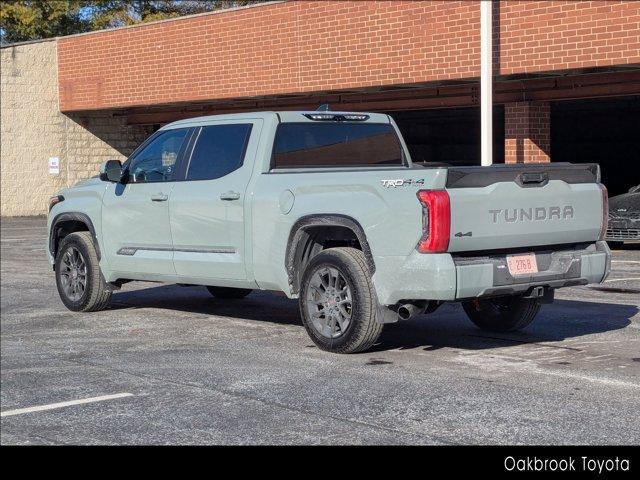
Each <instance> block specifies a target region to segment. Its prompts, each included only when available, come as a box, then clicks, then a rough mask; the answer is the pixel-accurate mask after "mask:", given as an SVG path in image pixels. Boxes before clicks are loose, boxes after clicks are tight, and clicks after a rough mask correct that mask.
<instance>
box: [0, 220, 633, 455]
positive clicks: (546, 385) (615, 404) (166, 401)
mask: <svg viewBox="0 0 640 480" xmlns="http://www.w3.org/2000/svg"><path fill="white" fill-rule="evenodd" d="M1 229H2V233H1V242H2V252H1V254H2V255H1V278H2V281H1V289H0V293H1V317H2V320H1V322H2V323H1V366H0V373H1V388H0V393H1V399H0V404H1V405H0V407H1V408H0V410H1V411H2V419H1V430H0V442H1V443H2V444H306V443H312V444H345V443H347V444H496V443H498V444H501V443H518V444H520V443H522V444H546V443H552V444H573V443H577V444H638V443H639V442H640V312H639V308H640V250H638V249H625V250H617V251H615V252H614V261H613V272H612V274H611V276H610V277H609V280H608V281H607V283H605V284H603V285H600V286H597V287H596V288H593V287H579V288H571V289H565V290H561V291H559V292H558V293H557V295H556V298H557V300H556V302H555V303H554V304H553V305H545V306H543V309H542V311H541V313H540V315H539V316H538V318H537V320H536V321H535V322H534V324H533V325H531V326H530V327H529V328H527V329H526V330H525V331H523V332H519V333H515V334H488V333H484V332H481V331H480V330H478V329H477V328H475V327H474V326H473V325H472V324H471V323H470V322H469V321H468V320H467V319H466V317H465V315H464V313H463V311H462V309H461V308H460V307H459V306H457V305H445V306H443V307H442V308H441V309H440V310H438V311H437V312H436V313H435V314H433V315H430V316H421V317H419V318H417V319H415V320H411V321H408V322H405V323H400V324H394V325H391V326H389V327H387V328H386V329H385V332H384V333H383V336H382V339H381V342H380V344H379V345H377V346H376V347H375V349H374V350H373V351H370V352H367V353H363V354H358V355H349V356H338V355H333V354H329V353H325V352H322V351H320V350H318V349H317V348H315V347H314V346H313V344H312V342H311V341H310V340H309V338H308V337H307V335H306V333H305V331H304V328H303V327H302V325H301V322H300V320H299V317H298V310H297V303H296V302H295V301H291V300H287V299H285V298H282V297H277V296H274V295H272V294H269V293H265V292H254V293H252V294H251V295H250V296H249V297H247V298H246V299H244V300H239V301H221V300H216V299H214V298H213V297H211V296H210V295H209V294H208V293H207V291H206V290H205V289H204V288H202V287H179V286H174V285H158V284H146V283H145V284H143V283H139V284H135V283H133V284H128V285H125V286H124V288H123V289H122V290H121V291H120V292H117V293H116V294H115V295H114V297H113V305H112V308H111V309H109V310H107V311H104V312H98V313H90V314H77V313H72V312H70V311H68V310H66V309H65V308H64V306H63V305H62V303H61V302H60V300H59V298H58V294H57V292H56V288H55V280H54V276H53V272H52V271H51V268H50V267H49V265H48V263H47V260H46V256H45V253H44V245H45V238H46V227H45V220H44V219H43V218H21V219H3V220H2V222H1ZM103 396H108V397H107V398H105V399H102V401H92V402H91V403H85V404H74V401H76V400H82V399H87V398H94V397H103ZM60 402H70V404H69V403H65V405H66V406H64V407H62V408H56V409H50V410H42V411H38V409H34V408H33V407H38V406H44V405H50V404H55V403H60Z"/></svg>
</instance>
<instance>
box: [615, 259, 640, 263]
mask: <svg viewBox="0 0 640 480" xmlns="http://www.w3.org/2000/svg"><path fill="white" fill-rule="evenodd" d="M611 263H640V261H637V260H611Z"/></svg>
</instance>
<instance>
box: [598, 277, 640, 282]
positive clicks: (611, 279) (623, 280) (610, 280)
mask: <svg viewBox="0 0 640 480" xmlns="http://www.w3.org/2000/svg"><path fill="white" fill-rule="evenodd" d="M628 280H640V277H629V278H610V279H608V280H605V283H606V282H626V281H628Z"/></svg>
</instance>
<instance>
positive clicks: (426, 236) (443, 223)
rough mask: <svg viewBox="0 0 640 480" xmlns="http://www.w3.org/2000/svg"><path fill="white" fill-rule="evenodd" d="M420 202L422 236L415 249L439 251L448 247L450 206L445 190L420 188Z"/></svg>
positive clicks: (427, 251) (430, 251) (421, 251)
mask: <svg viewBox="0 0 640 480" xmlns="http://www.w3.org/2000/svg"><path fill="white" fill-rule="evenodd" d="M417 195H418V200H420V203H421V204H422V232H423V233H422V238H421V239H420V242H418V246H417V249H418V251H419V252H420V253H441V252H446V251H447V248H449V234H450V231H451V207H450V205H449V194H448V193H447V192H446V191H445V190H420V191H418V194H417Z"/></svg>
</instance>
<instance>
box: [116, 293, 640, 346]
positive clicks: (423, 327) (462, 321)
mask: <svg viewBox="0 0 640 480" xmlns="http://www.w3.org/2000/svg"><path fill="white" fill-rule="evenodd" d="M138 308H162V309H167V310H176V311H179V312H185V313H198V314H202V315H215V316H219V317H230V318H239V319H243V320H256V321H265V322H271V323H274V324H279V325H300V327H301V328H302V322H301V320H300V314H299V311H298V302H297V301H295V300H289V299H287V298H284V297H280V296H277V295H273V294H271V293H268V292H260V291H254V292H252V293H251V294H250V295H249V296H248V297H246V298H244V299H242V300H222V299H217V298H214V297H212V296H211V295H210V294H209V293H208V292H207V291H206V290H205V288H204V287H180V286H177V285H163V286H158V287H151V288H146V289H138V290H132V291H123V292H118V293H116V294H115V295H114V296H113V299H112V307H111V309H113V310H118V309H138ZM639 311H640V310H639V307H638V306H635V305H621V304H613V303H598V302H583V301H576V300H556V301H555V302H554V303H553V304H552V305H544V306H543V307H542V309H541V311H540V313H539V314H538V317H537V318H536V320H535V321H534V322H533V324H531V325H530V326H529V327H527V328H526V329H525V330H523V331H520V332H510V333H492V332H484V331H482V330H479V329H478V328H476V327H475V326H474V325H473V324H472V323H471V322H470V321H469V320H468V319H467V317H466V315H465V313H464V311H463V310H462V308H461V307H460V306H459V305H457V304H445V305H443V306H442V307H441V308H440V309H438V310H437V311H436V312H435V313H433V314H431V315H420V316H418V317H416V318H414V319H411V320H409V321H404V322H398V323H394V324H390V325H387V327H386V328H385V330H384V331H383V333H382V336H381V337H380V341H379V342H378V344H376V345H375V346H374V347H373V349H371V350H369V353H372V352H376V351H378V352H380V351H385V350H392V349H400V350H404V349H414V348H422V349H423V350H425V351H432V350H438V349H441V348H459V349H464V350H483V349H491V348H504V347H508V346H516V345H522V344H536V343H543V342H544V343H545V344H546V345H547V346H548V344H549V343H550V342H561V341H563V340H567V339H571V338H576V337H581V336H585V335H592V334H597V333H603V332H608V331H613V330H619V329H623V328H625V327H627V326H628V325H629V324H630V323H631V319H632V318H633V317H634V316H635V315H637V314H638V312H639ZM557 348H562V349H569V350H571V349H572V347H567V346H558V347H557Z"/></svg>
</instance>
